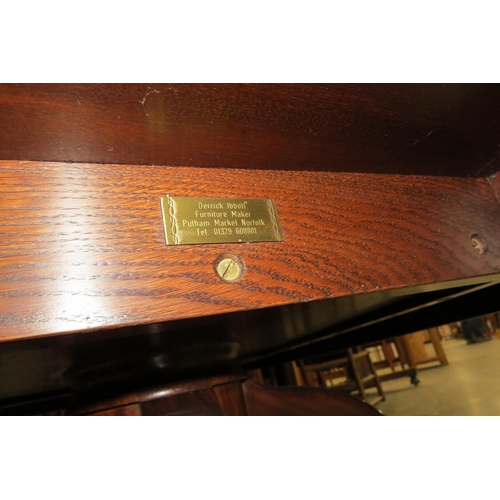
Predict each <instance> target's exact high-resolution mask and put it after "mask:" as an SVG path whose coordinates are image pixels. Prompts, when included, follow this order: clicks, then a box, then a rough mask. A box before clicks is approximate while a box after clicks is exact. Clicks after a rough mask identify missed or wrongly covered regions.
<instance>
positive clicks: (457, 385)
mask: <svg viewBox="0 0 500 500" xmlns="http://www.w3.org/2000/svg"><path fill="white" fill-rule="evenodd" d="M443 347H444V349H445V352H446V356H447V358H448V361H449V363H450V364H449V365H448V366H441V365H436V363H433V364H432V365H428V366H427V367H426V365H419V370H418V379H419V380H420V384H419V385H418V386H417V387H415V386H413V385H411V383H410V379H409V378H407V377H405V378H400V379H395V380H388V381H386V382H384V383H383V389H384V391H385V394H386V401H382V402H381V403H379V404H378V405H377V408H378V409H379V410H380V411H381V412H382V413H384V414H385V415H500V339H499V338H498V337H496V336H494V337H493V340H492V341H491V342H484V343H480V344H471V345H467V344H466V342H465V341H464V340H448V341H443Z"/></svg>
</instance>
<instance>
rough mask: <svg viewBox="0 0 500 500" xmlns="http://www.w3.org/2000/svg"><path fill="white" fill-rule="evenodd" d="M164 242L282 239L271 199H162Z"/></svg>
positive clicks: (188, 242)
mask: <svg viewBox="0 0 500 500" xmlns="http://www.w3.org/2000/svg"><path fill="white" fill-rule="evenodd" d="M161 207H162V211H163V226H164V228H165V238H166V240H167V245H194V244H202V243H240V242H241V243H243V242H249V241H282V240H283V235H282V232H281V227H280V223H279V220H278V213H277V211H276V207H275V205H274V202H273V201H272V200H252V199H233V198H175V197H170V196H168V197H166V198H162V199H161Z"/></svg>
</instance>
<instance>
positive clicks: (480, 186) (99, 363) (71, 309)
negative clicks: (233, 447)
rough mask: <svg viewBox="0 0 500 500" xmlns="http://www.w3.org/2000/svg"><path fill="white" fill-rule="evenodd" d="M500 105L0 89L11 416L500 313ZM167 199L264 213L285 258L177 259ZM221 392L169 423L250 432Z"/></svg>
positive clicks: (148, 89) (204, 250)
mask: <svg viewBox="0 0 500 500" xmlns="http://www.w3.org/2000/svg"><path fill="white" fill-rule="evenodd" d="M499 88H500V87H498V86H495V85H333V86H332V85H142V84H141V85H100V84H96V85H0V117H1V118H0V121H1V127H0V195H1V202H0V232H1V234H2V246H1V248H0V413H3V412H4V409H5V411H6V412H7V413H9V414H16V411H20V412H26V413H30V412H31V413H50V412H53V411H55V412H57V411H62V409H63V408H64V407H66V403H67V401H68V400H69V398H70V397H72V396H74V395H75V394H76V393H78V394H80V395H82V394H87V395H88V397H89V398H90V399H89V401H91V400H92V401H93V400H94V399H95V398H96V397H98V396H99V397H104V396H106V397H107V398H108V400H110V398H111V399H112V397H114V396H117V395H123V394H125V393H126V392H127V390H128V391H129V392H130V391H132V393H133V392H134V391H136V392H137V391H139V390H143V389H144V390H146V389H145V388H147V387H151V386H154V385H155V384H156V385H158V384H160V385H161V384H163V385H162V386H163V387H164V386H165V384H174V386H176V387H178V386H179V384H180V386H182V384H183V380H187V379H192V377H195V376H208V375H209V374H213V373H214V372H216V371H217V370H221V369H223V368H224V367H226V368H228V369H240V370H241V367H242V366H243V367H244V368H245V369H247V368H248V369H250V368H252V367H253V368H259V367H262V366H266V365H272V364H274V363H282V362H286V361H290V360H293V359H298V358H301V357H304V356H309V355H314V354H316V353H318V352H327V351H329V350H335V349H338V348H344V347H349V346H353V345H357V344H359V343H364V342H370V341H373V340H377V339H382V338H384V336H387V335H390V336H393V335H399V334H402V333H407V332H409V331H413V330H414V329H424V328H429V327H432V326H435V325H436V324H438V323H445V322H447V321H457V320H460V319H464V318H465V317H467V316H473V315H476V314H482V313H484V312H486V313H488V312H492V311H494V310H497V309H498V305H497V300H496V297H497V295H498V288H499V287H500V285H497V284H496V283H497V282H498V281H500V258H499V257H500V236H499V235H498V230H497V228H498V220H500V219H499V215H500V203H499V201H498V200H499V199H500V196H499V192H500V189H499V184H498V182H499V181H498V176H495V174H496V172H498V170H499V155H498V134H499V132H500V123H499V122H498V121H497V116H498V112H499V110H500V109H499V108H500V91H499ZM29 160H31V161H29ZM388 174H391V175H388ZM394 174H398V175H394ZM416 174H419V175H416ZM167 194H169V195H172V196H221V197H245V198H246V197H255V198H271V199H273V200H274V201H275V202H276V206H277V209H278V213H279V216H280V219H281V223H282V227H283V233H284V241H283V242H280V243H250V244H221V245H215V244H213V245H198V246H182V247H167V246H166V245H165V241H164V234H163V228H162V220H161V211H160V203H159V199H160V197H162V196H165V195H167ZM228 252H229V253H236V254H237V255H239V256H240V257H241V258H242V259H243V261H244V264H245V266H246V272H245V275H244V278H243V279H242V280H241V281H240V282H238V283H232V284H229V283H224V282H222V281H221V280H220V279H219V278H218V277H217V276H216V274H215V272H214V268H213V264H214V262H215V260H216V259H217V258H218V257H219V256H220V254H221V253H228ZM487 286H490V288H485V287H487ZM69 334H71V335H69ZM222 385H223V386H222ZM222 385H221V384H215V385H212V386H211V387H213V389H210V390H209V389H208V388H199V390H200V391H201V390H207V391H208V392H206V393H203V394H201V395H200V394H198V395H197V396H193V395H191V396H182V397H180V396H179V394H178V393H174V392H175V391H174V392H171V393H169V394H168V395H167V396H168V397H169V398H174V397H175V398H178V397H180V399H177V402H176V401H175V400H174V399H171V400H170V402H169V403H168V405H170V406H169V408H170V409H168V408H166V407H163V406H162V408H163V410H161V411H164V412H166V413H168V412H176V411H177V410H180V411H182V409H183V408H186V405H187V406H189V405H191V406H193V408H195V407H196V408H198V409H200V408H201V407H204V408H205V410H203V411H205V412H210V411H212V410H213V408H216V411H217V412H219V411H222V412H223V413H226V414H242V413H245V411H246V407H245V408H243V406H242V405H241V401H242V391H243V389H242V386H241V383H240V382H235V381H226V382H225V383H224V384H222ZM127 388H128V389H127ZM197 390H198V389H197ZM123 391H125V392H123ZM250 391H251V389H250ZM184 392H186V391H184ZM187 392H189V391H187ZM280 394H281V396H280V397H281V398H282V397H283V396H284V395H286V394H287V393H286V392H285V393H280ZM167 396H165V397H167ZM117 397H118V396H117ZM120 397H121V396H120ZM183 398H184V399H185V398H188V399H189V398H195V400H196V401H194V400H193V401H191V402H189V401H186V400H184V401H181V399H183ZM122 399H123V398H122ZM278 399H279V398H278ZM306 399H307V398H306ZM313 399H314V398H313ZM89 401H87V402H89ZM304 401H305V400H304ZM136 404H137V402H134V401H128V402H126V401H124V400H123V401H121V402H120V403H119V404H118V403H117V404H116V405H115V406H113V405H111V406H108V407H107V408H104V409H103V408H101V410H102V411H110V412H121V411H123V412H125V413H130V412H131V413H134V412H136V410H137V408H136V407H135V406H134V405H136ZM155 404H156V403H155ZM273 404H274V403H273ZM276 404H278V402H277V401H276ZM125 406H127V408H126V409H125V408H124V407H125ZM118 407H123V408H122V410H118V409H116V408H118ZM113 408H115V409H113ZM217 408H219V409H217ZM96 411H97V409H96ZM156 411H157V410H154V412H156ZM158 411H159V410H158ZM193 411H194V410H193ZM266 411H267V410H266ZM300 411H302V410H300Z"/></svg>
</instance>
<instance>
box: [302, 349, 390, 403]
mask: <svg viewBox="0 0 500 500" xmlns="http://www.w3.org/2000/svg"><path fill="white" fill-rule="evenodd" d="M328 358H329V359H327V360H322V361H318V362H315V361H314V360H313V361H311V362H304V360H299V362H298V366H299V367H300V370H301V374H302V380H304V381H305V383H306V385H319V386H320V387H324V388H330V387H333V388H335V389H337V390H344V391H347V392H349V393H357V395H359V397H360V398H361V399H362V400H363V401H366V402H368V403H369V404H371V405H376V404H377V403H379V402H380V401H384V400H385V394H384V391H383V389H382V386H381V384H380V380H379V377H378V375H377V372H376V370H375V368H374V366H373V363H372V361H371V359H370V353H369V352H368V351H367V350H362V349H355V350H354V349H351V348H349V349H346V350H345V351H339V352H337V353H332V354H331V356H328ZM311 375H314V379H315V380H314V381H313V382H312V383H311ZM372 386H375V387H376V389H377V396H375V397H374V398H372V399H369V398H368V396H367V393H366V389H367V388H368V387H372Z"/></svg>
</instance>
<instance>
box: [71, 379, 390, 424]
mask: <svg viewBox="0 0 500 500" xmlns="http://www.w3.org/2000/svg"><path fill="white" fill-rule="evenodd" d="M226 378H234V376H232V375H231V376H229V377H226ZM221 380H222V378H221V377H220V376H219V377H215V378H214V377H207V378H205V379H203V381H198V384H197V383H196V382H195V383H193V384H192V385H191V387H189V384H186V383H185V382H184V383H183V382H181V383H179V384H177V385H176V384H175V383H174V384H168V385H167V386H165V387H163V388H162V387H157V388H156V390H150V391H149V392H148V391H142V392H134V391H132V392H130V393H129V394H127V395H125V396H123V397H122V398H121V400H122V404H120V405H118V406H117V405H116V403H117V402H118V399H116V398H112V399H110V400H101V401H100V402H98V403H94V404H93V405H90V406H83V407H80V408H78V409H75V408H73V410H70V411H68V412H67V413H66V414H69V415H72V414H76V415H95V416H127V415H129V416H140V415H142V416H155V415H161V416H187V415H191V416H208V415H211V416H223V415H228V416H244V415H252V416H256V415H282V416H285V415H344V416H345V415H351V416H352V415H365V416H377V415H381V414H380V412H379V411H377V410H376V409H375V408H374V407H372V406H370V405H369V404H367V403H365V402H363V401H361V400H360V399H358V398H355V397H353V396H351V395H349V394H347V393H343V392H340V391H335V390H331V389H318V388H310V387H281V388H274V387H266V386H263V385H259V384H256V383H255V382H254V381H252V380H249V379H247V380H245V379H244V377H243V379H240V380H234V381H233V382H231V383H226V384H222V385H221V384H220V382H221ZM124 401H129V402H128V403H123V402H124ZM132 401H134V403H131V402H132Z"/></svg>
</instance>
